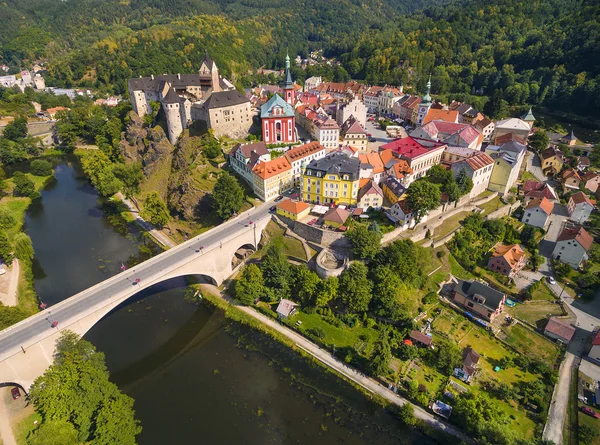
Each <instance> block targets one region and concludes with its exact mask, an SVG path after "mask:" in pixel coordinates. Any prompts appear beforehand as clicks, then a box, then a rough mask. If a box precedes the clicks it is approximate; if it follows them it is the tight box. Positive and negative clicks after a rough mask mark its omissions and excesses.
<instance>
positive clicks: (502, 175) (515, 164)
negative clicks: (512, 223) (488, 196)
mask: <svg viewBox="0 0 600 445" xmlns="http://www.w3.org/2000/svg"><path fill="white" fill-rule="evenodd" d="M526 151H527V148H526V147H525V145H523V144H520V143H518V142H507V143H505V144H502V145H500V146H498V145H488V146H487V147H486V149H485V152H486V153H487V154H488V155H490V157H491V158H492V159H493V160H494V169H493V170H492V176H491V178H490V185H489V187H488V188H489V190H491V191H493V192H498V193H500V194H501V195H502V196H505V195H506V194H507V193H508V191H509V190H510V189H511V187H513V186H514V185H515V183H516V182H517V179H518V178H519V171H520V169H521V165H522V164H523V159H524V158H525V152H526Z"/></svg>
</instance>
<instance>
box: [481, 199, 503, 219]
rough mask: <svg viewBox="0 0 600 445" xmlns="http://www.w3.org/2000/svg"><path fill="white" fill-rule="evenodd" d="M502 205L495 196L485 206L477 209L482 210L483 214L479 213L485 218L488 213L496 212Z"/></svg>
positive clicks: (482, 205)
mask: <svg viewBox="0 0 600 445" xmlns="http://www.w3.org/2000/svg"><path fill="white" fill-rule="evenodd" d="M503 205H504V203H503V202H502V201H501V200H500V197H499V196H496V197H495V198H494V199H492V200H490V201H488V202H486V203H485V204H481V205H480V206H478V207H479V208H480V209H482V210H483V213H481V216H487V215H489V214H490V213H492V212H494V211H496V210H498V209H499V208H500V207H502V206H503Z"/></svg>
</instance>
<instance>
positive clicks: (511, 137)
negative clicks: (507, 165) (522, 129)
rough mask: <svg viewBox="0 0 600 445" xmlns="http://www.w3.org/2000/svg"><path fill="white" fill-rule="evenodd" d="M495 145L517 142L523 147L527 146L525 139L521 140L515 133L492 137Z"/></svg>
mask: <svg viewBox="0 0 600 445" xmlns="http://www.w3.org/2000/svg"><path fill="white" fill-rule="evenodd" d="M492 140H493V145H503V144H508V143H509V142H517V143H519V144H522V145H526V144H527V143H526V142H525V139H522V138H520V137H519V136H517V135H516V134H514V133H506V134H503V135H502V136H498V137H492Z"/></svg>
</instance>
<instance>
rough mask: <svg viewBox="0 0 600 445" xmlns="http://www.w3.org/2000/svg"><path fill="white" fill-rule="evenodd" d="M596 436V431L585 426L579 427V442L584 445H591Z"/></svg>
mask: <svg viewBox="0 0 600 445" xmlns="http://www.w3.org/2000/svg"><path fill="white" fill-rule="evenodd" d="M596 436H598V431H597V430H596V429H595V428H592V427H591V426H589V425H587V424H585V423H584V424H582V425H580V426H579V442H581V443H583V444H584V445H591V444H592V443H593V442H594V439H595V438H596Z"/></svg>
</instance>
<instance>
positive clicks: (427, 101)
mask: <svg viewBox="0 0 600 445" xmlns="http://www.w3.org/2000/svg"><path fill="white" fill-rule="evenodd" d="M430 92H431V74H430V75H429V80H428V81H427V92H426V93H425V95H424V96H423V97H422V98H421V103H420V104H419V114H418V117H417V125H423V121H424V120H425V116H427V113H429V109H430V108H431V96H430V95H429V93H430Z"/></svg>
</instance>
